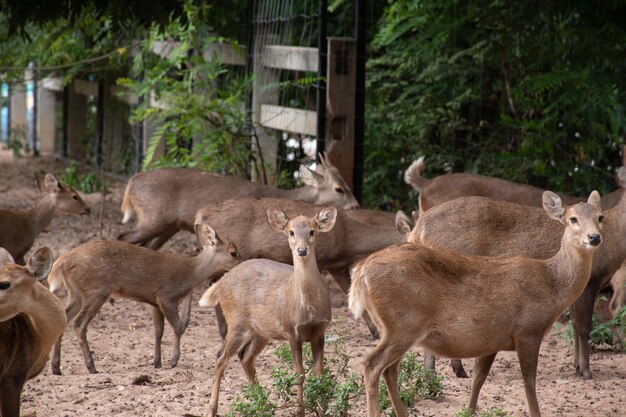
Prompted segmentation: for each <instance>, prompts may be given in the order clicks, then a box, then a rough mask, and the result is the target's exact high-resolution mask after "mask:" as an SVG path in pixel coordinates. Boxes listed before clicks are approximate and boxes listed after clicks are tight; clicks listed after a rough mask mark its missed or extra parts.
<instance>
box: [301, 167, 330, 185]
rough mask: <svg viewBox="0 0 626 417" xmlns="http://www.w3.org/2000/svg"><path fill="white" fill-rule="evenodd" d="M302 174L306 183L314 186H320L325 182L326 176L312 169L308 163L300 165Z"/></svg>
mask: <svg viewBox="0 0 626 417" xmlns="http://www.w3.org/2000/svg"><path fill="white" fill-rule="evenodd" d="M300 176H301V177H302V181H303V182H304V183H305V184H306V185H310V186H312V187H319V185H320V184H321V183H322V182H324V176H322V175H320V174H318V173H317V172H315V171H311V170H310V169H309V168H308V167H307V166H306V165H300Z"/></svg>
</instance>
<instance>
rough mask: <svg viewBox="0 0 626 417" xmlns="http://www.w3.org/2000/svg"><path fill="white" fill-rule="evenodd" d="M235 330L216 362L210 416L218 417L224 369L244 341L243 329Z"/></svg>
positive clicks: (228, 336)
mask: <svg viewBox="0 0 626 417" xmlns="http://www.w3.org/2000/svg"><path fill="white" fill-rule="evenodd" d="M236 330H237V329H235V331H233V332H231V333H229V334H228V335H227V336H226V341H225V342H224V349H223V352H222V354H221V355H220V357H219V358H217V362H216V364H215V377H214V379H213V386H212V387H211V401H210V402H209V417H217V406H218V404H219V393H220V382H221V380H222V377H223V376H224V371H225V370H226V367H227V366H228V361H229V360H230V358H231V357H232V356H233V355H234V354H235V352H237V350H238V349H239V348H240V347H241V344H242V343H243V342H244V339H243V337H242V335H243V331H236Z"/></svg>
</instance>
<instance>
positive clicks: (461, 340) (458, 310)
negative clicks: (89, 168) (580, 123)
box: [349, 191, 603, 417]
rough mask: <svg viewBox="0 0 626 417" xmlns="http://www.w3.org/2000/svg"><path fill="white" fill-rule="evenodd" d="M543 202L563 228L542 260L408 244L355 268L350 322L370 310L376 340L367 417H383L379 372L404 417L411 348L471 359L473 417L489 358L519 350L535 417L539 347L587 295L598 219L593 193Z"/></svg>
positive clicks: (369, 361) (368, 366) (548, 196)
mask: <svg viewBox="0 0 626 417" xmlns="http://www.w3.org/2000/svg"><path fill="white" fill-rule="evenodd" d="M543 201H544V208H545V211H546V213H547V214H548V216H549V217H550V218H552V219H555V220H558V221H559V222H561V223H562V224H564V225H565V226H566V227H565V232H564V233H563V235H562V241H561V247H560V249H559V251H558V252H557V253H556V255H554V256H553V257H551V258H549V259H546V260H537V259H529V258H523V257H493V258H489V257H480V256H465V255H460V254H457V253H455V252H449V251H446V250H444V249H441V248H432V247H428V246H423V245H416V244H412V243H405V244H402V245H395V246H391V247H389V248H386V249H383V250H381V251H378V252H375V253H374V254H372V255H370V256H369V257H367V258H366V259H365V260H363V261H362V262H360V263H359V264H357V265H356V266H355V267H354V269H353V270H352V287H351V289H350V295H349V307H350V310H351V311H352V312H353V313H354V315H355V317H359V316H360V315H361V314H362V313H363V312H364V311H365V310H367V311H368V312H369V313H370V315H371V316H372V318H373V319H374V320H375V321H376V323H377V324H378V325H379V327H380V329H381V333H382V338H381V341H380V342H379V343H378V345H377V346H376V347H375V348H374V349H373V350H372V351H371V352H370V353H369V354H368V355H367V357H366V359H365V361H364V368H365V389H366V396H367V407H368V413H369V416H370V417H378V416H380V406H379V403H378V401H379V399H378V381H379V378H380V374H381V373H383V374H384V376H385V382H386V384H387V388H388V390H389V396H390V398H391V402H392V404H393V407H394V410H395V412H396V415H397V416H398V417H404V416H406V410H405V409H404V406H403V405H402V403H401V400H400V396H399V392H398V381H397V379H398V367H399V364H400V359H401V358H402V355H404V353H405V352H406V351H407V350H408V349H409V348H410V347H411V345H413V344H414V343H417V344H419V345H422V346H423V347H424V348H425V349H427V350H428V351H431V352H434V353H435V354H437V355H440V356H447V357H452V358H472V357H474V358H477V359H476V362H475V365H474V382H473V385H472V392H471V395H470V400H469V408H470V409H471V410H472V411H475V410H476V404H477V401H478V394H479V392H480V389H481V387H482V385H483V383H484V381H485V379H486V377H487V374H488V373H489V369H490V368H491V365H492V363H493V361H494V359H495V357H496V354H497V353H498V352H499V351H501V350H515V351H517V355H518V358H519V361H520V367H521V371H522V377H523V380H524V388H525V390H526V399H527V401H528V406H529V409H530V415H531V417H540V415H541V413H540V411H539V404H538V402H537V394H536V387H535V380H536V375H537V362H538V357H539V347H540V345H541V340H542V338H543V336H544V335H545V334H546V333H547V332H548V331H549V330H550V328H551V326H552V324H553V323H554V321H555V320H556V319H557V318H558V317H559V316H560V314H561V313H562V312H563V310H565V308H567V307H568V306H569V305H570V304H571V303H572V302H573V301H574V300H576V298H578V297H579V296H580V294H581V293H582V292H583V291H584V289H585V287H586V285H587V282H588V280H589V274H590V272H591V263H592V259H593V253H594V249H595V248H597V247H598V245H600V243H601V241H602V237H601V234H600V233H601V229H602V222H603V216H602V213H601V209H600V204H601V202H600V195H599V194H598V192H597V191H594V192H592V193H591V195H590V196H589V199H588V202H587V203H578V204H576V205H574V206H570V207H564V206H563V203H562V201H561V199H560V198H559V197H558V196H557V195H556V194H554V193H551V192H549V191H546V192H545V193H544V195H543ZM420 220H421V219H420Z"/></svg>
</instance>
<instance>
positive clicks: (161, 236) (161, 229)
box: [118, 155, 359, 249]
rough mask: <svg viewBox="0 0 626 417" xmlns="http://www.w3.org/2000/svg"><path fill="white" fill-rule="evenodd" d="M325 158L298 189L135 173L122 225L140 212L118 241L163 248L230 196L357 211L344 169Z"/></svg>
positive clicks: (304, 172)
mask: <svg viewBox="0 0 626 417" xmlns="http://www.w3.org/2000/svg"><path fill="white" fill-rule="evenodd" d="M320 160H321V164H320V165H318V167H317V171H318V172H319V173H318V172H315V171H311V170H310V169H309V168H307V167H306V166H304V165H300V175H301V177H302V181H304V184H305V186H304V187H300V188H296V189H293V190H282V189H279V188H274V187H270V186H267V185H264V184H259V183H255V182H251V181H247V180H244V179H242V178H237V177H231V176H228V175H221V174H216V173H212V172H206V171H200V170H194V169H184V168H163V169H156V170H153V171H149V172H142V173H139V174H136V175H135V176H133V177H132V178H131V179H130V181H128V185H127V186H126V192H125V193H124V200H123V202H122V212H123V213H124V219H123V220H122V223H126V222H127V221H128V220H130V218H131V217H132V215H133V213H136V215H137V224H136V226H135V228H134V229H133V230H130V231H127V232H124V233H122V234H120V235H119V237H118V239H119V240H123V241H125V242H129V243H135V244H139V245H144V246H148V247H150V248H152V249H158V248H160V247H161V246H163V244H164V243H165V242H167V241H168V240H169V239H170V238H171V237H172V236H173V235H174V234H175V233H176V232H178V230H180V229H184V230H187V231H190V232H193V225H194V219H195V216H196V211H197V210H198V209H199V208H201V207H202V206H204V205H206V204H210V203H217V202H220V201H224V200H227V199H230V198H243V197H273V198H284V199H290V200H303V201H307V202H309V203H312V204H333V205H335V206H337V207H340V208H345V209H352V208H356V207H358V206H359V203H358V202H357V201H356V198H354V195H353V194H352V192H351V191H350V188H349V187H348V185H347V184H346V182H345V181H344V180H343V178H342V177H341V174H340V173H339V170H338V169H337V168H336V167H334V166H333V165H332V164H331V163H330V162H329V161H328V159H327V158H326V157H324V156H323V155H320Z"/></svg>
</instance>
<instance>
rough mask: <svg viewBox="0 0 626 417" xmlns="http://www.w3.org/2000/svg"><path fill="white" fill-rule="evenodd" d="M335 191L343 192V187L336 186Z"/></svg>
mask: <svg viewBox="0 0 626 417" xmlns="http://www.w3.org/2000/svg"><path fill="white" fill-rule="evenodd" d="M335 191H336V192H338V193H339V194H343V193H344V192H345V191H344V190H343V188H341V187H337V188H335Z"/></svg>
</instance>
